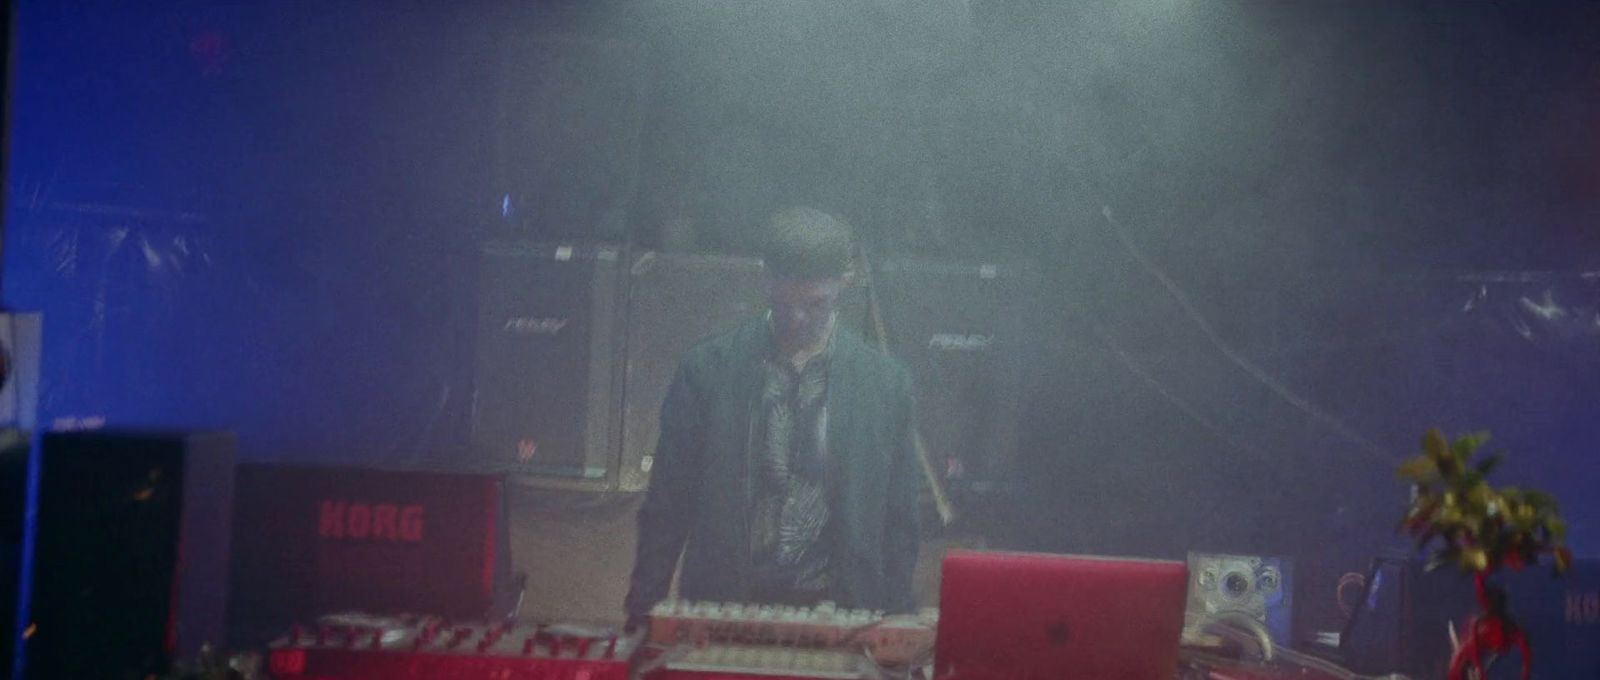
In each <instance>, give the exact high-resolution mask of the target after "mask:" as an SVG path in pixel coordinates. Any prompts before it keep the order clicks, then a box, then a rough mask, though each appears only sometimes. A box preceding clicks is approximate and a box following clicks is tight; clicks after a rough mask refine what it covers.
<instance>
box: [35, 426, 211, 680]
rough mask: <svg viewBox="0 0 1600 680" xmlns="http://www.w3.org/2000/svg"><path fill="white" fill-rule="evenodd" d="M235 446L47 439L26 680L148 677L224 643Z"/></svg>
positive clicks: (117, 436)
mask: <svg viewBox="0 0 1600 680" xmlns="http://www.w3.org/2000/svg"><path fill="white" fill-rule="evenodd" d="M234 449H235V444H234V437H233V435H231V434H225V433H204V434H193V433H191V434H157V433H138V434H136V433H117V432H53V433H48V434H45V435H44V436H43V438H42V441H41V447H40V454H39V456H38V457H37V460H38V461H39V463H40V468H39V470H38V495H37V506H36V512H37V517H36V524H35V526H34V529H33V531H34V538H33V547H34V552H33V561H32V566H31V569H29V570H28V571H31V573H32V587H31V588H30V589H29V591H28V592H27V593H25V594H24V600H25V601H24V603H23V605H22V606H23V607H26V608H27V613H28V617H27V619H26V620H27V622H28V625H27V626H26V627H25V629H24V633H23V635H22V637H23V638H24V640H23V642H22V643H21V645H20V646H19V651H20V653H21V654H22V655H23V659H22V668H23V672H22V676H21V677H23V678H28V679H30V680H46V679H52V680H53V679H56V678H106V679H107V680H123V679H129V680H144V679H145V678H148V677H152V676H161V675H162V674H164V673H166V672H168V670H169V669H170V668H171V666H172V664H173V663H174V662H175V661H180V660H181V661H193V660H194V659H195V657H196V656H197V655H198V653H199V651H200V649H201V647H202V646H203V645H207V644H211V645H220V644H222V642H223V639H224V638H223V635H224V630H223V627H224V597H225V595H226V591H227V560H228V541H229V526H228V517H229V515H230V509H231V504H232V500H233V498H232V497H233V472H234Z"/></svg>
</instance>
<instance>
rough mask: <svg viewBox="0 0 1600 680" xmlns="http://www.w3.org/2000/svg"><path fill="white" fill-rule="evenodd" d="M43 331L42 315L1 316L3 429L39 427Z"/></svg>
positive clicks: (0, 403) (0, 413)
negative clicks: (40, 352)
mask: <svg viewBox="0 0 1600 680" xmlns="http://www.w3.org/2000/svg"><path fill="white" fill-rule="evenodd" d="M42 331H43V324H42V323H41V316H40V315H39V314H15V313H0V427H15V428H21V429H23V430H33V429H34V428H35V426H36V425H37V422H36V421H37V419H38V407H39V347H40V343H41V342H42V341H43V336H42Z"/></svg>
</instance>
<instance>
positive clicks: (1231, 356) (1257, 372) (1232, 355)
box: [1100, 206, 1390, 462]
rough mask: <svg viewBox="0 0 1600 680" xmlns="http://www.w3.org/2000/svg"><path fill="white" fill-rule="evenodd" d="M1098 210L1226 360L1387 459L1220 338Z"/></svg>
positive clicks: (1107, 209)
mask: <svg viewBox="0 0 1600 680" xmlns="http://www.w3.org/2000/svg"><path fill="white" fill-rule="evenodd" d="M1100 214H1101V215H1102V216H1104V217H1105V218H1106V223H1107V224H1110V225H1111V230H1112V232H1113V233H1115V234H1116V236H1117V240H1119V241H1121V242H1122V246H1123V247H1124V248H1126V249H1127V251H1128V254H1130V255H1132V256H1133V259H1134V260H1136V261H1137V262H1138V263H1139V266H1141V267H1143V268H1144V270H1145V271H1146V272H1147V273H1149V274H1150V275H1151V276H1152V277H1155V279H1156V280H1157V281H1160V282H1161V285H1162V286H1163V287H1164V288H1166V290H1167V293H1168V294H1169V295H1171V296H1172V299H1173V300H1174V301H1175V302H1177V303H1178V306H1179V307H1180V308H1181V309H1182V310H1183V313H1184V315H1185V316H1187V317H1189V320H1190V321H1191V322H1193V323H1194V325H1195V327H1197V328H1199V329H1200V332H1201V333H1202V334H1204V335H1205V336H1206V339H1207V340H1209V341H1210V342H1211V345H1212V346H1213V347H1215V348H1216V349H1217V351H1218V352H1221V353H1222V355H1223V356H1225V357H1227V358H1228V360H1229V361H1232V362H1233V363H1234V364H1235V365H1237V366H1238V367H1239V368H1240V369H1242V370H1243V371H1244V372H1245V373H1246V374H1247V375H1249V376H1250V377H1251V378H1254V379H1255V380H1256V381H1257V382H1259V383H1261V384H1262V385H1264V386H1266V387H1267V389H1269V390H1271V391H1272V392H1273V393H1274V394H1277V395H1278V396H1279V397H1280V398H1282V399H1283V400H1284V401H1287V402H1289V403H1290V404H1292V405H1293V406H1294V407H1295V408H1298V409H1300V410H1301V411H1304V412H1305V413H1306V414H1308V415H1310V416H1311V417H1312V418H1315V419H1316V420H1319V421H1322V423H1323V424H1324V425H1327V426H1328V427H1329V428H1331V429H1332V430H1333V431H1334V432H1336V433H1338V434H1339V435H1340V436H1342V437H1344V438H1346V439H1348V440H1350V441H1351V442H1354V443H1355V444H1356V445H1357V446H1358V447H1359V448H1361V449H1362V450H1364V451H1366V452H1367V453H1370V454H1373V455H1374V456H1377V457H1379V458H1381V459H1382V460H1384V461H1386V462H1387V461H1388V459H1389V458H1390V456H1389V455H1388V454H1387V453H1385V452H1384V450H1383V449H1382V447H1379V446H1378V445H1377V444H1376V443H1375V442H1373V441H1372V440H1370V439H1367V438H1366V437H1364V436H1362V435H1361V433H1359V432H1356V431H1355V429H1354V428H1351V427H1350V426H1349V425H1346V424H1345V423H1344V421H1342V420H1340V419H1339V418H1337V417H1335V416H1334V415H1332V414H1330V413H1328V412H1326V411H1324V410H1322V409H1320V408H1318V407H1317V406H1316V405H1315V404H1313V403H1311V401H1310V400H1308V399H1306V398H1305V397H1302V396H1300V395H1298V394H1296V393H1294V392H1293V391H1291V390H1290V389H1289V388H1288V387H1286V386H1284V385H1283V384H1281V383H1279V382H1278V381H1277V380H1275V379H1273V378H1272V376H1270V375H1267V373H1266V371H1263V370H1261V368H1260V367H1258V366H1256V365H1255V364H1254V363H1252V362H1251V361H1250V360H1249V359H1246V358H1245V357H1244V356H1242V355H1240V354H1239V353H1238V352H1236V351H1234V349H1233V348H1232V347H1231V346H1229V345H1228V343H1227V342H1226V341H1224V340H1223V339H1222V336H1221V335H1219V334H1218V333H1217V331H1216V329H1215V328H1212V326H1211V324H1210V323H1209V322H1207V321H1206V320H1205V317H1203V316H1201V315H1200V312H1199V311H1198V310H1197V309H1195V307H1194V305H1193V304H1192V303H1191V302H1189V296H1187V295H1185V294H1184V292H1183V290H1182V289H1181V288H1179V287H1178V285H1177V284H1176V283H1174V282H1173V281H1172V279H1171V278H1168V277H1167V275H1166V273H1165V272H1163V271H1161V269H1160V268H1159V267H1157V266H1156V265H1155V263H1153V262H1151V261H1150V258H1148V257H1146V256H1145V254H1144V251H1142V250H1140V249H1139V247H1138V245H1137V244H1135V243H1134V242H1133V239H1132V238H1130V237H1129V236H1128V234H1127V230H1125V229H1124V228H1123V227H1122V225H1121V224H1120V223H1119V222H1117V219H1116V218H1115V217H1113V216H1112V214H1111V206H1101V208H1100Z"/></svg>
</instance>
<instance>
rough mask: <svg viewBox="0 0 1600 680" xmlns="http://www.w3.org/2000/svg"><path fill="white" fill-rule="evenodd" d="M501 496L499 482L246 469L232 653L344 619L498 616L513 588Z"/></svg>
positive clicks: (241, 485) (238, 516) (241, 484)
mask: <svg viewBox="0 0 1600 680" xmlns="http://www.w3.org/2000/svg"><path fill="white" fill-rule="evenodd" d="M501 492H502V489H501V482H500V479H499V478H498V477H495V476H491V475H472V474H456V473H438V472H416V471H408V472H398V471H384V470H366V469H358V468H336V467H312V466H291V465H259V464H252V465H243V466H240V468H239V475H238V493H237V502H236V503H235V511H234V517H233V530H234V537H235V539H234V551H233V569H232V577H231V584H230V586H229V592H230V597H229V617H228V618H229V642H230V644H233V645H236V646H256V645H262V644H266V643H267V642H270V641H271V638H272V637H273V636H276V635H278V634H281V633H282V632H283V631H284V630H286V629H287V628H288V627H289V626H290V625H293V624H296V623H302V624H309V623H313V622H314V621H315V619H316V617H318V616H321V615H324V614H331V613H338V612H345V611H362V612H369V613H373V614H385V615H387V614H400V613H405V612H412V613H427V614H434V615H439V616H446V617H450V618H455V619H482V618H484V617H486V616H488V615H489V614H490V611H491V609H493V607H494V606H495V604H496V601H497V599H499V598H500V597H501V596H502V595H505V594H506V590H507V589H508V588H509V587H510V579H508V578H507V574H508V573H509V571H510V553H509V550H508V549H507V541H506V535H505V534H506V521H505V517H504V513H505V508H504V504H503V495H502V493H501Z"/></svg>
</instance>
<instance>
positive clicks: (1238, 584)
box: [1186, 553, 1294, 645]
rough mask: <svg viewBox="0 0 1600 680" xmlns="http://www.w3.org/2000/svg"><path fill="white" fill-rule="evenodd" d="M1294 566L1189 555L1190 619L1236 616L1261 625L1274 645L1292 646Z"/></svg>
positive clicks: (1278, 561) (1267, 559) (1276, 561)
mask: <svg viewBox="0 0 1600 680" xmlns="http://www.w3.org/2000/svg"><path fill="white" fill-rule="evenodd" d="M1293 574H1294V562H1293V561H1291V560H1289V559H1287V558H1283V557H1258V556H1248V555H1215V554H1209V553H1189V604H1188V607H1187V609H1186V610H1187V611H1188V613H1189V614H1191V615H1192V616H1191V618H1203V617H1207V616H1211V617H1215V616H1224V615H1228V614H1237V615H1243V616H1246V617H1249V618H1250V619H1252V620H1255V621H1256V622H1258V623H1260V624H1261V625H1263V626H1265V627H1266V629H1267V633H1268V634H1269V635H1270V636H1271V637H1272V641H1273V642H1275V643H1278V644H1281V645H1292V644H1293V643H1294V639H1293V631H1292V630H1291V626H1292V625H1293V620H1292V615H1293V603H1294V595H1293V593H1294V588H1293V584H1292V577H1293Z"/></svg>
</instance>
